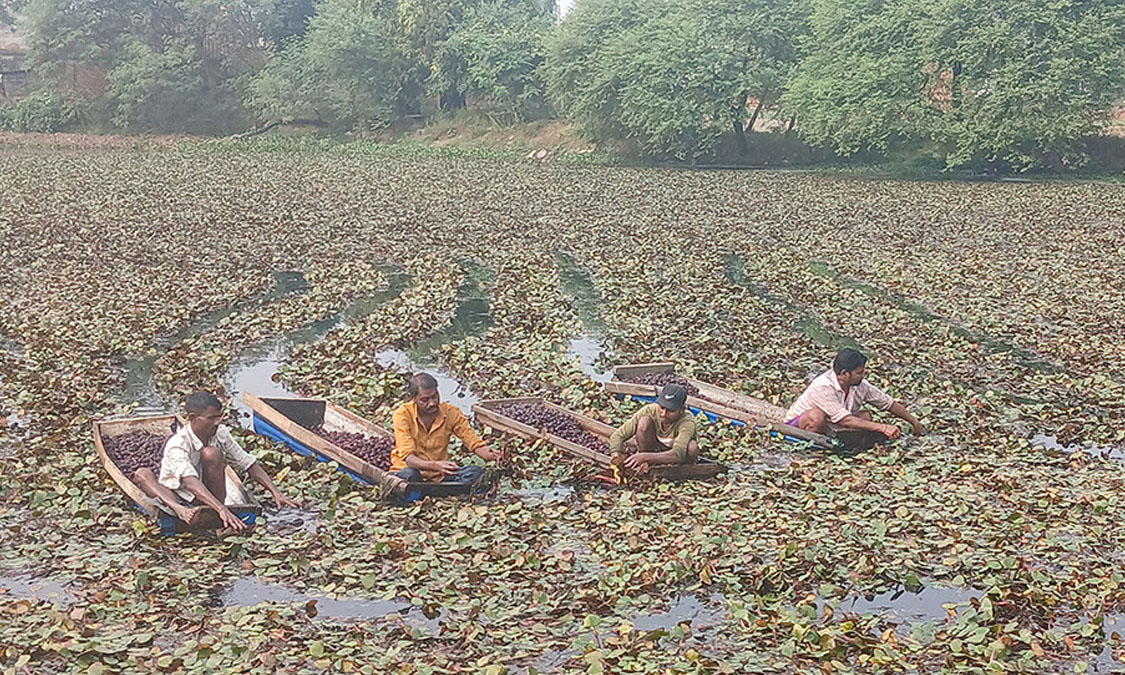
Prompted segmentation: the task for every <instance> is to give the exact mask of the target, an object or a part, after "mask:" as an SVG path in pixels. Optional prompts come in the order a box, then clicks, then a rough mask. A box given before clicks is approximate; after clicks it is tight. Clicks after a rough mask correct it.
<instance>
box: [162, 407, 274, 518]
mask: <svg viewBox="0 0 1125 675" xmlns="http://www.w3.org/2000/svg"><path fill="white" fill-rule="evenodd" d="M206 445H210V446H213V447H215V448H218V449H219V450H220V451H221V452H222V453H223V457H224V458H225V459H226V460H227V465H228V466H230V467H231V468H232V469H234V470H235V471H237V472H238V473H239V474H242V475H245V474H246V471H247V470H248V469H249V468H250V467H251V466H253V465H254V462H255V461H256V460H255V459H254V455H251V454H250V453H248V452H246V451H245V450H243V449H242V446H241V445H239V444H238V441H236V440H234V437H233V436H231V435H230V429H228V428H227V427H226V426H223V425H221V424H220V425H219V428H218V429H217V430H216V431H215V436H214V437H213V438H212V439H211V442H210V443H204V442H203V441H201V440H199V437H198V436H196V435H195V432H193V431H192V430H191V425H190V424H185V425H183V426H182V427H180V430H179V431H177V432H176V433H175V434H174V435H173V436H172V437H171V438H169V439H168V441H167V442H166V443H165V444H164V458H163V459H162V460H161V461H160V478H159V481H160V484H161V485H163V486H165V487H167V488H169V489H171V490H174V491H175V492H176V494H177V495H179V496H180V498H181V499H183V500H184V501H185V502H190V501H191V500H192V499H194V498H195V495H193V494H192V493H191V490H188V489H186V488H184V487H183V480H184V479H185V478H187V477H188V476H194V477H195V478H199V472H200V471H201V469H202V459H201V455H202V452H203V448H204V447H205V446H206ZM232 497H233V495H232V494H231V491H230V490H227V503H228V504H229V503H231V498H232Z"/></svg>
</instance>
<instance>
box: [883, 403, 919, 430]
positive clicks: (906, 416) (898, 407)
mask: <svg viewBox="0 0 1125 675" xmlns="http://www.w3.org/2000/svg"><path fill="white" fill-rule="evenodd" d="M887 412H889V413H890V414H892V415H894V416H895V417H897V418H899V419H901V420H906V421H907V422H909V423H910V429H911V430H912V431H913V432H914V435H915V436H924V435H925V434H926V427H924V426H922V423H921V422H919V421H918V418H917V417H915V416H914V415H912V414H911V413H910V411H909V410H907V408H906V406H904V405H903V404H901V403H899V402H898V401H895V402H894V403H893V404H891V407H890V408H888V409H887Z"/></svg>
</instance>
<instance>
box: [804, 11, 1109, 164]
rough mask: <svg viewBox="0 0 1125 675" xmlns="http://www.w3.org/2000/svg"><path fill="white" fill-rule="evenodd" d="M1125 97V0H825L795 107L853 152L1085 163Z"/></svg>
mask: <svg viewBox="0 0 1125 675" xmlns="http://www.w3.org/2000/svg"><path fill="white" fill-rule="evenodd" d="M1123 95H1125V3H1122V2H1121V0H1091V1H1085V2H1080V1H1078V0H1057V1H1056V2H1050V3H1042V2H1032V1H1031V0H1012V1H1010V2H1000V1H999V0H938V1H936V2H923V1H922V0H890V1H888V2H875V1H872V0H867V1H864V2H854V1H851V0H849V1H844V0H819V1H818V2H817V4H816V7H815V10H814V14H813V38H812V42H811V45H810V50H809V56H808V58H807V59H806V60H805V61H804V62H803V63H802V65H801V66H800V68H799V69H798V71H797V73H796V74H795V76H794V77H793V79H792V81H791V83H790V87H789V91H788V92H787V94H786V96H785V104H786V105H787V107H788V108H789V109H791V110H793V111H794V112H796V113H797V115H798V116H799V118H800V120H801V124H800V132H801V135H802V136H803V137H804V138H805V139H806V140H808V141H810V142H812V143H814V144H816V145H821V146H825V147H829V148H832V149H833V150H835V151H836V152H838V153H840V154H843V155H850V154H854V153H856V152H860V151H875V152H880V153H890V152H894V151H904V150H909V149H913V150H920V151H922V152H924V153H925V154H928V155H931V156H933V157H936V158H937V159H938V160H939V161H941V162H942V163H944V164H945V165H946V166H947V167H959V166H971V167H983V166H986V165H992V166H1000V167H1013V168H1017V169H1025V168H1029V167H1032V166H1035V165H1038V164H1042V163H1044V162H1047V161H1051V160H1053V159H1057V160H1061V161H1064V162H1070V163H1081V162H1082V161H1083V154H1082V143H1083V140H1084V138H1085V137H1087V136H1089V135H1091V134H1093V133H1096V132H1097V131H1098V130H1099V129H1100V128H1101V127H1102V125H1103V124H1105V122H1106V121H1107V119H1108V115H1109V112H1110V110H1111V108H1112V106H1113V105H1114V104H1115V103H1116V102H1117V101H1119V100H1120V99H1121V97H1122V96H1123Z"/></svg>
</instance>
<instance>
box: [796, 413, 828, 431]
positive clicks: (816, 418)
mask: <svg viewBox="0 0 1125 675" xmlns="http://www.w3.org/2000/svg"><path fill="white" fill-rule="evenodd" d="M800 426H801V428H802V429H805V430H806V431H815V432H817V433H824V432H825V431H827V430H828V416H827V415H825V414H824V411H823V410H821V409H820V408H813V409H811V410H809V411H807V412H805V413H803V414H802V415H801V421H800Z"/></svg>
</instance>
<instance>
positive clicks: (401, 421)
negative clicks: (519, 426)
mask: <svg viewBox="0 0 1125 675" xmlns="http://www.w3.org/2000/svg"><path fill="white" fill-rule="evenodd" d="M392 419H393V421H394V427H395V449H394V452H392V453H391V471H401V470H402V469H405V468H406V458H407V457H408V456H410V455H415V456H417V457H419V458H421V459H424V460H426V461H428V462H444V461H447V460H448V459H449V439H450V438H451V437H453V436H457V438H459V439H461V442H462V443H464V444H465V447H466V448H468V449H469V450H470V451H475V450H476V449H477V448H479V447H481V446H484V445H487V443H485V442H484V440H483V439H482V438H481V437H480V436H479V435H477V432H475V431H473V428H472V427H471V426H469V420H468V419H467V418H466V417H465V415H464V413H462V412H461V411H460V410H458V409H457V406H455V405H453V404H451V403H446V402H445V401H442V402H441V403H439V404H438V415H437V418H435V419H434V422H433V424H431V425H430V428H429V429H427V428H426V426H425V425H424V424H422V420H420V419H419V418H418V406H416V405H414V401H407V402H406V403H403V404H402V405H401V406H399V408H398V410H396V411H395V414H394V416H393V418H392ZM422 477H423V478H425V479H426V480H441V477H442V473H441V472H440V471H422Z"/></svg>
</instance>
